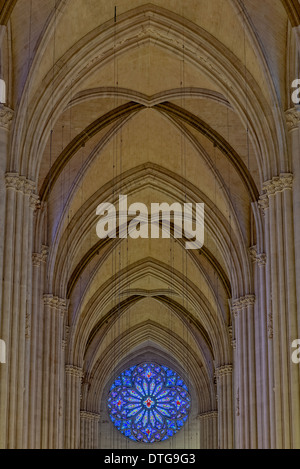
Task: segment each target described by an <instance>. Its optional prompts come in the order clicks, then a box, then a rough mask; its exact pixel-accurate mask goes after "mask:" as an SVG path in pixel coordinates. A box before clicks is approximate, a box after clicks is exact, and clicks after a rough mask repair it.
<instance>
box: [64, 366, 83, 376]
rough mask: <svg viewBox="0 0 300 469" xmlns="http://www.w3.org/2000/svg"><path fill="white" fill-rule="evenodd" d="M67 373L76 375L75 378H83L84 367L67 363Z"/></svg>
mask: <svg viewBox="0 0 300 469" xmlns="http://www.w3.org/2000/svg"><path fill="white" fill-rule="evenodd" d="M66 373H67V374H68V375H70V376H74V377H75V378H80V379H82V378H83V371H82V368H79V367H78V366H74V365H66Z"/></svg>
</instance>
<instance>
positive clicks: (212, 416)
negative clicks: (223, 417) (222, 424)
mask: <svg viewBox="0 0 300 469" xmlns="http://www.w3.org/2000/svg"><path fill="white" fill-rule="evenodd" d="M197 418H198V419H200V420H209V419H217V418H218V411H217V410H212V411H210V412H203V414H199V415H198V416H197Z"/></svg>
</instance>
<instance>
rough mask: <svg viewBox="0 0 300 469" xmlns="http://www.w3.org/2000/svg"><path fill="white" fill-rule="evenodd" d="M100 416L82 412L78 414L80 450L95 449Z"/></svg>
mask: <svg viewBox="0 0 300 469" xmlns="http://www.w3.org/2000/svg"><path fill="white" fill-rule="evenodd" d="M99 419H100V415H99V414H97V413H93V412H87V411H84V410H82V411H81V412H80V448H81V449H97V447H98V426H99Z"/></svg>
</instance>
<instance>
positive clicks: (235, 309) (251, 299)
mask: <svg viewBox="0 0 300 469" xmlns="http://www.w3.org/2000/svg"><path fill="white" fill-rule="evenodd" d="M255 300H256V297H255V295H246V296H243V297H241V298H237V299H236V300H232V301H231V312H232V313H233V314H234V315H235V316H237V314H238V313H239V311H240V310H241V309H242V308H245V307H247V306H253V305H254V304H255Z"/></svg>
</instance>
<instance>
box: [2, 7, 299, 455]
mask: <svg viewBox="0 0 300 469" xmlns="http://www.w3.org/2000/svg"><path fill="white" fill-rule="evenodd" d="M299 9H300V5H299V2H298V0H264V1H263V2H262V1H260V0H244V1H242V0H209V1H207V0H153V1H151V3H145V2H144V1H143V0H114V1H110V0H107V1H104V0H6V1H1V2H0V24H1V26H0V51H1V71H0V78H1V80H3V83H5V86H6V99H5V103H2V104H1V105H0V149H1V161H0V192H1V195H0V220H1V223H0V272H1V276H2V279H3V280H2V287H1V289H0V305H1V311H0V339H1V340H2V343H3V344H4V343H5V345H6V357H5V360H3V361H5V363H1V364H0V447H1V448H50V449H51V448H70V449H73V448H90V449H92V448H104V449H106V448H114V449H125V448H130V449H134V448H145V447H149V445H148V444H147V443H143V442H136V441H133V440H130V439H129V438H127V437H126V436H125V435H123V434H122V433H121V432H119V431H118V429H117V428H116V427H115V425H113V423H112V421H111V418H110V415H109V411H108V404H107V402H108V395H109V392H110V389H111V386H112V383H113V382H114V381H115V380H116V378H117V377H118V376H120V375H121V374H122V372H123V371H124V370H127V369H129V368H130V367H133V366H134V365H139V364H142V363H156V364H159V365H160V366H161V367H164V368H162V369H169V368H170V369H171V370H174V373H175V374H176V376H180V377H182V379H183V381H184V382H185V383H186V385H187V389H188V392H189V395H190V409H189V415H188V419H187V421H186V422H185V424H184V426H183V428H181V429H180V431H178V432H176V434H174V435H173V436H172V437H170V438H168V439H167V440H164V441H158V442H155V443H153V444H151V449H154V448H160V449H163V448H167V449H169V448H174V449H176V448H184V449H197V448H199V449H202V448H204V449H205V448H212V449H213V448H220V449H223V448H225V449H226V448H251V449H255V448H300V388H299V380H300V376H299V372H300V365H299V364H296V363H294V362H293V361H292V358H291V357H292V343H293V341H295V340H296V339H298V338H300V216H299V214H300V158H299V148H300V111H299V106H297V105H295V104H294V103H293V100H292V97H291V96H292V88H291V84H292V82H293V81H294V80H295V79H296V78H300V71H299V50H300V49H299V48H300V12H299ZM120 194H123V195H127V196H128V202H129V203H133V202H141V203H145V204H146V205H147V206H149V204H151V203H152V202H167V203H169V204H171V203H173V202H179V203H180V204H183V203H185V202H189V203H193V204H195V203H204V204H205V239H204V245H203V247H202V249H198V250H186V249H185V243H184V239H179V238H175V237H174V236H172V237H171V238H170V239H144V238H138V239H132V238H130V237H128V238H120V237H116V238H106V239H99V238H98V237H97V233H96V224H97V221H98V219H99V218H98V217H97V215H96V209H97V206H98V205H99V204H100V203H103V202H110V203H112V204H114V205H116V204H117V201H118V198H119V195H120ZM177 374H178V375H177ZM174 376H175V375H174ZM147 402H148V405H149V406H150V402H151V403H152V401H150V400H148V401H147Z"/></svg>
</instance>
